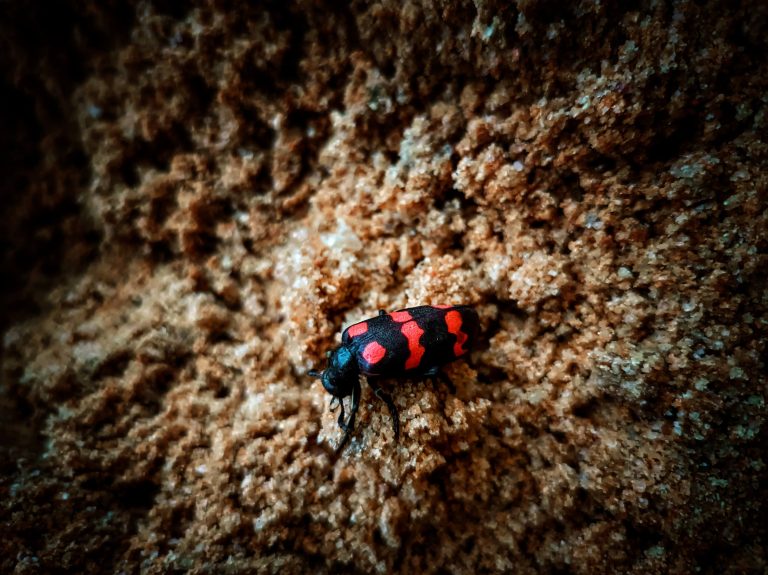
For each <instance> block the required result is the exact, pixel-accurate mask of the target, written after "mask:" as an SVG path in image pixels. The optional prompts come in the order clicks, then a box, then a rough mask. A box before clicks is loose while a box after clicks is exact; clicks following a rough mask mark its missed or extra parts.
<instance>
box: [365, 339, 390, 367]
mask: <svg viewBox="0 0 768 575" xmlns="http://www.w3.org/2000/svg"><path fill="white" fill-rule="evenodd" d="M386 354H387V350H386V349H385V348H384V346H383V345H381V344H380V343H379V342H378V341H372V342H371V343H369V344H368V345H366V346H365V349H364V350H363V358H364V359H365V361H367V362H368V363H369V364H371V365H373V364H374V363H379V362H380V361H381V360H382V359H383V358H384V356H385V355H386Z"/></svg>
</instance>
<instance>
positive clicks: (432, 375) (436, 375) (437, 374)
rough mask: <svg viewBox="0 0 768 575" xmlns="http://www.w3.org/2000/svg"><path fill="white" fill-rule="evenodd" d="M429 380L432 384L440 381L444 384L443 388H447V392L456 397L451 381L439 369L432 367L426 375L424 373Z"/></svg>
mask: <svg viewBox="0 0 768 575" xmlns="http://www.w3.org/2000/svg"><path fill="white" fill-rule="evenodd" d="M424 375H426V376H427V377H428V378H429V379H431V380H432V381H433V382H435V381H437V380H440V381H442V382H443V383H444V384H445V387H447V388H448V391H450V392H451V393H452V394H453V395H456V386H455V385H453V382H452V381H451V378H450V377H448V376H447V375H446V374H445V372H444V371H443V370H442V369H440V368H439V367H433V368H432V369H430V370H429V371H428V372H427V373H425V374H424Z"/></svg>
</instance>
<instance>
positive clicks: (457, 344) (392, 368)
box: [309, 305, 480, 452]
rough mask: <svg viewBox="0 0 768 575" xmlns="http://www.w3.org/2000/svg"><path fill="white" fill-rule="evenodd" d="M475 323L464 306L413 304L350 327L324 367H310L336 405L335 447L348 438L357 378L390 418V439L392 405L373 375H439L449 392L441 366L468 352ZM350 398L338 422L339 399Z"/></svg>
mask: <svg viewBox="0 0 768 575" xmlns="http://www.w3.org/2000/svg"><path fill="white" fill-rule="evenodd" d="M479 327H480V322H479V319H478V317H477V312H475V310H474V309H472V308H471V307H469V306H463V305H460V306H419V307H412V308H408V309H403V310H399V311H394V312H391V313H387V312H385V311H383V310H380V311H379V315H378V316H377V317H373V318H370V319H367V320H364V321H361V322H358V323H355V324H352V325H350V326H349V327H348V328H347V329H345V330H344V333H343V334H342V336H341V345H340V346H339V347H337V348H336V349H334V350H333V351H330V352H328V366H327V367H326V369H325V371H323V372H322V373H321V372H317V371H314V370H312V371H310V372H309V375H312V376H314V377H318V378H320V379H321V380H322V383H323V387H324V388H325V389H326V391H327V392H328V393H330V394H331V395H332V396H333V399H331V405H333V402H334V400H338V402H339V405H340V406H341V414H340V415H339V419H338V423H339V427H341V428H342V429H343V430H344V437H343V438H342V440H341V443H339V446H338V447H337V448H336V450H337V452H338V451H340V450H341V449H342V448H343V447H344V444H345V443H346V442H347V440H348V439H349V435H350V433H351V432H352V429H353V428H354V425H355V417H356V416H357V410H358V408H359V406H360V394H361V389H360V376H361V375H364V376H366V379H367V381H368V384H369V385H370V386H371V388H372V389H373V391H374V393H375V395H376V397H378V398H379V399H381V400H382V401H384V403H385V404H386V405H387V407H388V408H389V413H390V415H391V416H392V425H393V428H394V432H395V439H397V438H398V436H399V432H400V424H399V420H398V414H397V408H396V407H395V404H394V402H393V401H392V398H391V397H390V396H389V394H388V393H386V392H385V391H384V390H382V389H381V388H380V387H379V386H378V384H377V383H376V382H375V380H376V379H377V378H379V377H395V378H403V377H428V378H432V379H435V378H440V379H441V380H442V381H443V382H445V383H446V385H447V386H448V387H449V388H450V389H451V391H453V392H455V391H456V390H455V388H454V386H453V383H452V382H451V380H450V379H448V377H447V376H446V375H445V374H444V373H443V372H442V371H441V368H442V366H444V365H445V364H447V363H450V362H452V361H454V360H456V359H458V358H460V357H462V356H464V355H465V354H466V353H468V351H469V349H470V348H471V346H472V345H473V344H474V343H475V340H476V338H477V334H478V332H479ZM350 395H351V396H352V405H351V408H350V416H349V420H348V421H346V422H345V421H344V416H345V413H344V402H343V399H344V398H345V397H347V396H350Z"/></svg>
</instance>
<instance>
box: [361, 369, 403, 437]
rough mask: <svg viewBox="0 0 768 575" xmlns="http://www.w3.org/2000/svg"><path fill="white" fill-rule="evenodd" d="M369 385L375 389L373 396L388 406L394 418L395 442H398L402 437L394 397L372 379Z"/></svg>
mask: <svg viewBox="0 0 768 575" xmlns="http://www.w3.org/2000/svg"><path fill="white" fill-rule="evenodd" d="M368 385H370V386H371V388H372V389H373V394H374V395H375V396H376V397H378V398H379V399H380V400H381V401H383V402H384V403H386V404H387V408H388V409H389V415H390V416H391V417H392V428H393V429H394V431H395V441H397V440H398V438H399V437H400V417H399V416H398V414H397V407H396V406H395V402H394V401H392V396H390V395H389V394H388V393H387V392H386V391H384V390H383V389H381V388H380V387H379V386H378V385H377V384H376V383H373V382H372V381H371V380H370V379H369V380H368Z"/></svg>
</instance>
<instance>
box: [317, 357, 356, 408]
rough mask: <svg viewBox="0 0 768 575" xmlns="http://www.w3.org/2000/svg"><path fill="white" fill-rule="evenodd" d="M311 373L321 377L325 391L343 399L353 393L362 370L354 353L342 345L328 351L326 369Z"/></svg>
mask: <svg viewBox="0 0 768 575" xmlns="http://www.w3.org/2000/svg"><path fill="white" fill-rule="evenodd" d="M310 375H314V376H316V377H319V378H320V380H321V381H322V382H323V387H324V388H325V391H327V392H328V393H330V394H331V395H332V396H334V397H338V398H339V399H341V398H342V397H347V396H348V395H351V394H352V388H353V387H354V385H355V383H356V382H357V381H358V378H359V377H360V372H359V370H358V368H357V360H356V359H355V356H354V354H353V353H352V351H351V350H350V349H349V348H348V347H346V346H343V345H342V346H339V347H337V348H336V349H334V350H333V351H331V352H329V353H328V367H326V368H325V371H323V372H322V373H318V372H316V371H312V372H310Z"/></svg>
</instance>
